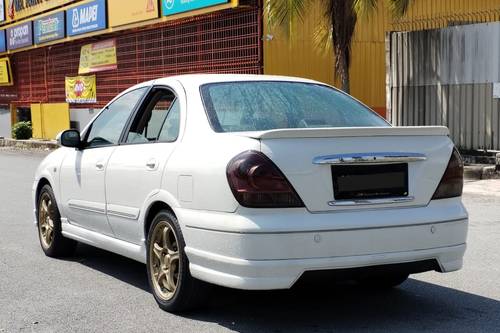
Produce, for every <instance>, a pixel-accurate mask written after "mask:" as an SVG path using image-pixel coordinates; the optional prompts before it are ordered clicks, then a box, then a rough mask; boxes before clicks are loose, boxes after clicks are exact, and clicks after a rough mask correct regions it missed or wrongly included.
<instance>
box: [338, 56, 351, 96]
mask: <svg viewBox="0 0 500 333" xmlns="http://www.w3.org/2000/svg"><path fill="white" fill-rule="evenodd" d="M341 66H342V75H341V78H340V79H341V81H342V91H344V92H345V93H346V94H349V93H350V91H351V84H350V80H349V65H348V64H347V61H345V60H344V59H342V62H341Z"/></svg>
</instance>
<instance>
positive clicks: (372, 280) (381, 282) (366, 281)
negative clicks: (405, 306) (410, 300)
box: [358, 273, 410, 289]
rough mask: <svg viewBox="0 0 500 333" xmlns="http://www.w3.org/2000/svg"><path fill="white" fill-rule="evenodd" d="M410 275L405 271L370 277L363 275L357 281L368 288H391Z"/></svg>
mask: <svg viewBox="0 0 500 333" xmlns="http://www.w3.org/2000/svg"><path fill="white" fill-rule="evenodd" d="M409 276H410V275H409V274H406V273H399V274H387V275H377V276H372V277H363V278H361V279H359V280H358V283H359V284H360V285H361V286H363V287H367V288H370V289H391V288H395V287H397V286H399V285H400V284H402V283H403V282H405V281H406V280H407V279H408V277H409Z"/></svg>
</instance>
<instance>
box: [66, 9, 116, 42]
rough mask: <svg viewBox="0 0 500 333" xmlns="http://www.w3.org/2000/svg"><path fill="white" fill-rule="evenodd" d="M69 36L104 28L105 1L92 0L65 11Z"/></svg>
mask: <svg viewBox="0 0 500 333" xmlns="http://www.w3.org/2000/svg"><path fill="white" fill-rule="evenodd" d="M66 22H67V23H68V24H66V30H67V34H68V35H69V36H75V35H80V34H84V33H87V32H91V31H98V30H102V29H106V1H105V0H94V1H92V2H89V3H87V4H84V5H81V6H78V7H75V8H73V9H71V10H68V11H66Z"/></svg>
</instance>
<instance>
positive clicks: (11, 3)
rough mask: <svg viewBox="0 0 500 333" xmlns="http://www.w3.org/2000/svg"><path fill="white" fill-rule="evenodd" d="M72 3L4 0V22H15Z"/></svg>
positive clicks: (68, 1)
mask: <svg viewBox="0 0 500 333" xmlns="http://www.w3.org/2000/svg"><path fill="white" fill-rule="evenodd" d="M72 2H75V0H5V13H6V14H7V15H6V18H5V19H6V20H5V21H6V22H12V21H17V20H20V19H22V18H25V17H28V16H32V15H35V14H38V13H41V12H44V11H47V10H49V9H53V8H56V7H59V6H63V5H67V4H69V3H72Z"/></svg>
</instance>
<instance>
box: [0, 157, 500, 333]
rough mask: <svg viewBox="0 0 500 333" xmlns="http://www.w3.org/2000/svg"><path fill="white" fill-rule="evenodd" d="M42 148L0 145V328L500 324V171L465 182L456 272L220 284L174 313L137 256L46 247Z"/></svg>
mask: <svg viewBox="0 0 500 333" xmlns="http://www.w3.org/2000/svg"><path fill="white" fill-rule="evenodd" d="M42 157H43V156H42V155H37V154H35V155H33V154H29V153H13V152H8V151H0V332H114V331H120V332H125V331H133V332H146V331H147V332H201V331H203V332H205V331H206V332H227V331H235V332H248V333H250V332H252V333H253V332H286V333H290V332H387V331H395V332H500V181H480V182H474V183H468V184H467V186H466V193H465V195H464V201H465V203H466V205H467V208H468V209H469V212H470V216H471V222H470V231H469V239H468V242H469V248H468V251H467V254H466V257H465V267H464V269H463V270H461V271H459V272H455V273H449V274H439V273H435V272H431V273H425V274H419V275H414V276H412V278H411V279H410V280H408V281H407V282H405V283H404V284H403V285H402V286H401V287H399V288H398V289H395V290H392V291H389V292H374V291H366V290H359V289H357V288H355V287H349V286H339V285H330V284H328V283H325V284H322V285H315V286H309V287H307V288H298V289H292V290H290V291H273V292H243V291H236V290H229V289H223V288H217V289H216V290H215V294H214V296H213V297H212V299H211V301H210V302H209V304H208V305H207V307H205V308H203V309H201V310H198V311H196V312H192V313H188V314H184V315H182V316H179V315H172V314H169V313H165V312H163V311H161V310H159V308H158V307H157V306H156V303H155V302H154V299H153V297H152V295H151V294H150V293H149V290H148V285H147V280H146V268H145V266H144V265H142V264H139V263H136V262H134V261H132V260H128V259H125V258H122V257H120V256H118V255H114V254H111V253H107V252H104V251H101V250H97V249H94V248H91V247H89V246H83V245H82V246H80V247H79V248H78V251H77V254H76V256H75V257H74V258H72V259H70V260H55V259H49V258H47V257H45V256H44V255H43V253H42V251H41V249H40V246H39V243H38V238H37V233H36V229H35V227H34V226H33V224H32V213H31V212H32V204H31V196H30V195H31V185H32V177H33V174H34V171H35V168H36V166H37V165H38V163H39V162H40V161H41V159H42Z"/></svg>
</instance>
